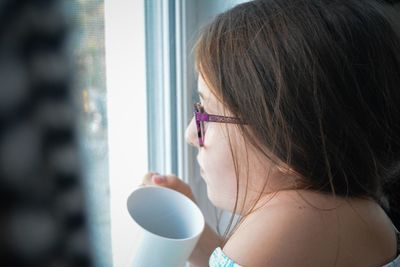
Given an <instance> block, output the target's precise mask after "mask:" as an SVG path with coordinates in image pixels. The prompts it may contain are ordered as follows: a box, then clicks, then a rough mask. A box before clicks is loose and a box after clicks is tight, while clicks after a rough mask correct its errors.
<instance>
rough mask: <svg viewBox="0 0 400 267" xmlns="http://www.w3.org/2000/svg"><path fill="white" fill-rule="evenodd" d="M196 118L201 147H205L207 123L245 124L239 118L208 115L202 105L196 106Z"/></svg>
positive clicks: (196, 104)
mask: <svg viewBox="0 0 400 267" xmlns="http://www.w3.org/2000/svg"><path fill="white" fill-rule="evenodd" d="M194 118H195V120H196V127H197V136H198V138H199V145H200V146H201V147H202V146H204V135H205V133H206V132H205V123H206V122H218V123H233V124H245V123H244V122H242V121H241V120H240V119H239V118H233V117H225V116H219V115H213V114H208V113H207V112H205V111H204V107H203V106H202V105H201V104H200V103H195V104H194Z"/></svg>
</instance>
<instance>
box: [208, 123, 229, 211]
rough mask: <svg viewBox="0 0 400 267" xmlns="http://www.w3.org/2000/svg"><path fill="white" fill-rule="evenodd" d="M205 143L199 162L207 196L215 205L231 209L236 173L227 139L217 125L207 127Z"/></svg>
mask: <svg viewBox="0 0 400 267" xmlns="http://www.w3.org/2000/svg"><path fill="white" fill-rule="evenodd" d="M213 126H214V125H213ZM205 145H206V147H205V149H202V151H201V153H202V154H201V163H202V167H203V171H204V173H203V175H204V180H205V182H206V184H207V193H208V197H209V198H210V200H211V202H212V203H213V204H214V205H216V206H217V207H220V208H224V209H231V208H232V207H233V205H234V201H235V197H236V175H235V168H234V164H233V159H232V155H231V150H230V147H229V141H228V140H227V138H226V137H225V136H224V135H223V132H222V131H221V129H219V127H209V128H208V131H207V135H206V141H205Z"/></svg>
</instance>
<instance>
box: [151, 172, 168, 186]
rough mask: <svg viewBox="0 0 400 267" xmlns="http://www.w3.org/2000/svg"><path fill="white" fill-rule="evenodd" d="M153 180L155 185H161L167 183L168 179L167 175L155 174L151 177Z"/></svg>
mask: <svg viewBox="0 0 400 267" xmlns="http://www.w3.org/2000/svg"><path fill="white" fill-rule="evenodd" d="M151 179H152V181H153V183H155V184H159V185H161V184H165V183H167V178H166V177H165V175H160V174H155V175H153V176H152V177H151Z"/></svg>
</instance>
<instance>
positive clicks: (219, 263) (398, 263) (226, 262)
mask: <svg viewBox="0 0 400 267" xmlns="http://www.w3.org/2000/svg"><path fill="white" fill-rule="evenodd" d="M395 230H396V236H397V255H398V256H397V257H396V259H394V260H393V261H391V262H389V263H387V264H385V265H384V266H382V267H400V233H399V231H398V230H397V229H395ZM209 265H210V267H242V266H241V265H239V264H237V263H235V262H234V261H233V260H232V259H230V258H229V257H228V256H226V255H225V253H224V252H223V251H222V249H221V248H220V247H218V248H216V249H215V250H214V252H213V253H212V254H211V256H210V260H209Z"/></svg>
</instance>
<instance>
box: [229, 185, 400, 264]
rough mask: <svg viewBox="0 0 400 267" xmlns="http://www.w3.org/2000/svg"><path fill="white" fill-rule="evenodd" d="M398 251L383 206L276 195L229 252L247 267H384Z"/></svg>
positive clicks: (310, 195)
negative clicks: (369, 266)
mask: <svg viewBox="0 0 400 267" xmlns="http://www.w3.org/2000/svg"><path fill="white" fill-rule="evenodd" d="M377 244H379V245H377ZM395 250H396V247H395V239H394V232H393V229H392V226H391V224H390V220H388V219H387V216H386V215H385V213H384V212H383V211H382V210H381V209H380V208H379V206H378V205H376V204H374V203H373V202H371V201H363V200H356V201H351V202H349V201H348V200H340V199H339V200H337V199H336V200H335V201H333V200H332V199H331V198H329V197H326V196H324V195H321V194H314V193H309V192H301V194H298V192H285V193H280V194H278V195H276V196H275V197H274V198H273V199H271V201H269V202H268V203H267V204H266V205H265V206H264V207H263V208H261V209H259V210H258V211H256V212H254V213H253V214H251V215H250V216H248V218H247V219H246V220H245V221H244V222H243V224H242V225H241V226H240V227H239V228H238V230H237V231H236V232H235V233H234V235H233V236H232V237H231V239H230V240H229V241H228V242H227V244H226V245H225V246H224V248H223V251H224V253H225V254H226V255H228V256H229V257H230V258H232V259H233V260H234V261H235V262H237V263H238V264H240V265H242V266H246V267H258V266H263V267H265V266H276V267H279V266H333V265H334V264H335V263H336V266H362V265H363V263H364V262H360V260H359V259H360V258H361V259H363V260H364V261H365V262H366V263H367V264H366V265H365V264H364V266H368V263H369V264H371V262H376V263H377V264H375V266H378V265H379V264H382V265H383V264H384V263H386V262H388V261H389V260H390V259H391V258H392V257H393V256H395ZM371 266H373V265H371Z"/></svg>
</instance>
